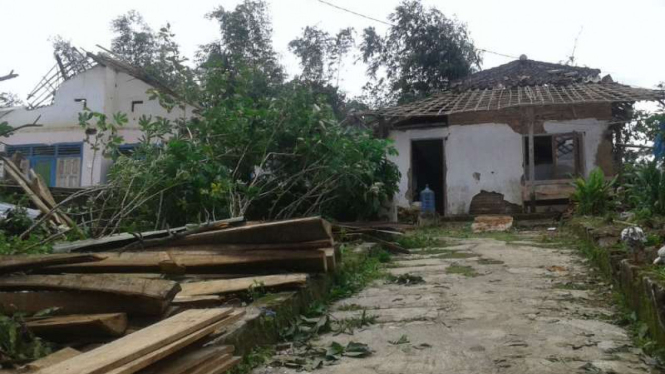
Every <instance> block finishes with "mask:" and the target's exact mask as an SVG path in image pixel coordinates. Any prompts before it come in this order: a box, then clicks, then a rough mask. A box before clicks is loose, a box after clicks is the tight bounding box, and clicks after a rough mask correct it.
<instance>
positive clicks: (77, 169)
mask: <svg viewBox="0 0 665 374" xmlns="http://www.w3.org/2000/svg"><path fill="white" fill-rule="evenodd" d="M56 175H57V177H56V183H55V186H56V187H80V186H81V159H80V158H78V157H63V158H58V165H57V168H56Z"/></svg>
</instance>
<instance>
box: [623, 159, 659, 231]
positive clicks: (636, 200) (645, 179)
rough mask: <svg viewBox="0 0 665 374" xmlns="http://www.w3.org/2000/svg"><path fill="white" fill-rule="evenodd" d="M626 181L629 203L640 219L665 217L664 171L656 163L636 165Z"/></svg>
mask: <svg viewBox="0 0 665 374" xmlns="http://www.w3.org/2000/svg"><path fill="white" fill-rule="evenodd" d="M626 180H627V182H626V185H625V186H626V191H627V193H628V199H629V203H630V205H631V206H632V207H633V208H634V209H635V210H636V211H637V212H638V216H639V217H640V218H649V217H651V216H653V215H665V171H663V170H661V169H659V168H658V164H657V162H655V161H653V162H649V163H646V164H640V165H636V166H635V167H633V168H632V170H631V171H629V172H628V173H627V176H626Z"/></svg>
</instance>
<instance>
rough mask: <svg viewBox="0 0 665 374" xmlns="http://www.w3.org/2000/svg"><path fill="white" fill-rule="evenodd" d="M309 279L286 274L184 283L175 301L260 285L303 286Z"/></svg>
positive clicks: (243, 289) (238, 290)
mask: <svg viewBox="0 0 665 374" xmlns="http://www.w3.org/2000/svg"><path fill="white" fill-rule="evenodd" d="M307 277H308V275H307V274H284V275H266V276H260V277H247V278H236V279H221V280H210V281H204V282H190V283H182V284H181V285H180V286H181V287H182V291H180V292H179V293H178V294H177V295H176V298H175V300H178V299H180V298H183V297H191V296H201V295H221V294H225V293H234V292H242V291H247V290H248V289H250V288H251V287H254V286H259V285H260V286H261V287H266V288H277V287H294V286H302V285H304V284H305V283H307Z"/></svg>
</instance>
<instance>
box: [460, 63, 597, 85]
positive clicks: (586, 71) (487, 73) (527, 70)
mask: <svg viewBox="0 0 665 374" xmlns="http://www.w3.org/2000/svg"><path fill="white" fill-rule="evenodd" d="M599 81H600V70H599V69H591V68H587V67H577V66H569V65H561V64H552V63H549V62H541V61H534V60H529V59H527V58H526V56H524V55H522V56H521V57H520V59H519V60H515V61H511V62H509V63H507V64H504V65H500V66H497V67H494V68H491V69H487V70H482V71H479V72H477V73H475V74H472V75H470V76H468V77H466V78H464V79H460V80H458V81H455V82H453V84H452V87H453V88H455V89H461V90H471V89H494V88H506V87H518V86H539V85H550V84H554V85H565V84H572V83H588V82H599Z"/></svg>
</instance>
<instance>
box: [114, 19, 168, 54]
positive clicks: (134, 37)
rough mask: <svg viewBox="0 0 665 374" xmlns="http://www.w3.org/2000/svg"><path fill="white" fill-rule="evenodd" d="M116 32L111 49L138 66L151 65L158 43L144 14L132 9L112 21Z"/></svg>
mask: <svg viewBox="0 0 665 374" xmlns="http://www.w3.org/2000/svg"><path fill="white" fill-rule="evenodd" d="M111 30H112V31H113V33H114V34H115V36H114V37H113V39H112V40H111V50H112V51H113V53H115V54H116V55H118V56H120V57H122V58H123V59H124V60H125V61H127V62H129V63H130V64H132V65H136V66H142V67H146V66H150V65H151V64H152V63H153V61H154V58H155V53H156V50H157V43H156V37H155V33H154V31H153V30H152V29H151V28H150V26H148V24H147V23H146V22H145V20H144V19H143V16H142V15H141V14H140V13H139V12H137V11H136V10H130V11H129V12H127V13H126V14H123V15H120V16H118V17H117V18H115V19H114V20H113V21H111Z"/></svg>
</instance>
